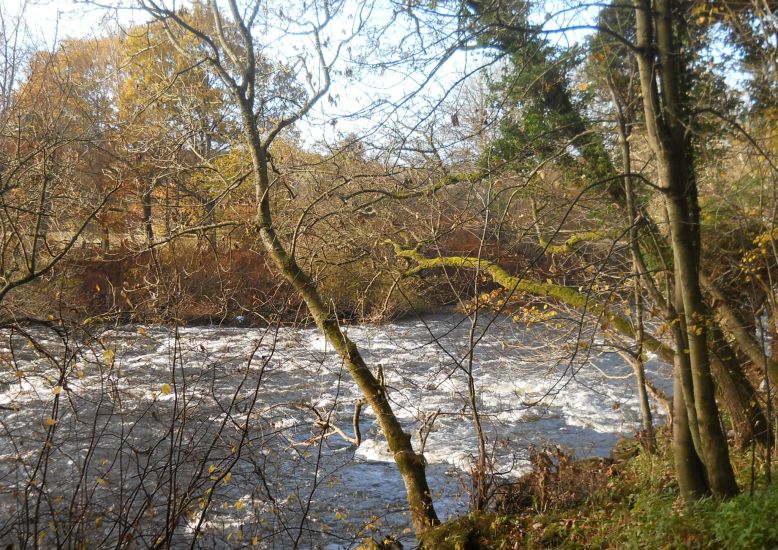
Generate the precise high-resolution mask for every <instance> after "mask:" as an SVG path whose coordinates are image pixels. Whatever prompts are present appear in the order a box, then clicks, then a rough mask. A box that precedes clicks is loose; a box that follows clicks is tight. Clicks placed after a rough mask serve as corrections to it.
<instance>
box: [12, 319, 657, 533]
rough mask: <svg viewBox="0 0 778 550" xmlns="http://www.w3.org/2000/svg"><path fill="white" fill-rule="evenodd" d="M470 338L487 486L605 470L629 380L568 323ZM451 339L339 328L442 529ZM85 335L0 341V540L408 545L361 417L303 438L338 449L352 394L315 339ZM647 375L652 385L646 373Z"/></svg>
mask: <svg viewBox="0 0 778 550" xmlns="http://www.w3.org/2000/svg"><path fill="white" fill-rule="evenodd" d="M479 323H480V324H479V326H478V327H477V330H476V333H475V334H476V336H477V338H476V340H477V343H476V346H475V352H474V355H473V361H472V365H473V374H474V377H475V380H476V386H477V393H478V404H479V408H480V411H481V414H482V415H483V419H484V427H485V431H486V434H487V437H488V447H489V449H490V453H491V454H492V456H493V463H494V468H495V470H496V471H497V472H499V473H500V474H501V475H502V476H503V477H505V478H510V477H512V476H518V475H520V474H522V473H524V472H526V471H527V468H528V461H527V457H528V451H527V450H528V447H529V446H530V445H535V446H543V445H550V444H555V445H560V446H562V447H564V448H566V449H569V450H572V451H574V452H575V455H576V456H577V457H579V458H583V457H586V456H607V455H608V453H609V452H610V449H611V447H612V446H613V444H614V443H615V442H616V441H617V439H618V438H619V437H621V436H624V435H632V434H634V432H635V431H636V430H637V429H638V428H639V410H638V406H637V399H636V392H635V389H634V381H633V378H632V377H630V376H629V374H630V370H629V368H628V367H627V366H626V365H625V363H624V361H623V360H622V359H621V358H620V357H619V356H618V355H617V354H615V353H612V352H609V351H608V349H607V348H605V347H604V346H601V345H600V343H599V342H598V341H597V340H596V339H591V338H588V337H587V336H586V333H585V331H583V332H582V329H581V328H580V327H579V328H576V329H574V332H573V333H570V332H565V331H564V330H553V329H549V328H547V327H540V326H535V327H532V328H527V327H526V325H523V324H516V323H513V322H512V321H511V320H510V319H509V318H505V317H484V316H482V317H481V319H480V321H479ZM487 325H488V327H487ZM470 328H471V324H470V320H468V318H467V317H465V316H462V315H459V314H450V315H448V314H447V315H435V316H430V317H425V318H421V319H411V320H405V321H400V322H395V323H389V324H386V325H382V326H353V327H350V328H349V331H348V332H349V336H350V337H351V338H352V339H353V340H354V341H355V342H356V343H357V344H358V345H359V346H360V348H361V349H362V350H363V352H364V355H365V358H366V360H367V362H368V364H369V365H372V366H375V367H376V368H377V366H378V365H379V364H380V365H381V367H382V370H383V373H384V377H385V383H386V387H387V391H388V395H389V397H390V399H391V401H392V403H393V407H394V410H395V411H396V413H397V415H398V416H399V418H400V420H401V421H402V422H403V424H404V425H405V427H406V429H407V431H408V432H409V433H412V434H413V436H414V445H415V446H416V447H417V448H418V445H419V442H420V437H424V438H425V439H426V444H425V451H424V454H425V457H426V459H427V462H428V470H427V471H428V477H429V482H430V486H431V488H432V491H433V493H434V499H435V506H436V508H437V511H438V514H439V515H440V516H441V517H442V518H447V517H451V516H454V515H457V514H460V513H462V512H464V511H466V510H467V505H468V488H469V484H470V481H469V477H468V472H469V471H470V468H471V464H472V462H473V456H474V454H475V452H476V449H477V445H476V434H475V430H474V428H473V424H472V422H471V412H470V410H469V408H468V406H467V377H466V373H465V371H466V367H467V364H468V363H467V360H466V358H467V351H468V349H469V333H470ZM86 331H87V332H84V333H81V332H79V333H77V334H76V333H64V332H60V333H57V332H56V331H54V330H51V329H35V330H31V331H30V332H29V333H27V334H22V333H20V332H13V333H11V332H6V333H4V335H3V345H2V347H0V360H2V361H3V363H4V365H3V366H2V367H1V368H2V370H1V371H0V406H2V408H3V410H2V413H3V415H2V421H1V422H0V540H17V541H25V540H26V541H27V542H28V544H31V541H32V540H33V539H38V540H39V541H40V542H41V546H42V547H47V546H63V545H68V544H71V545H73V546H75V543H74V541H76V540H86V541H88V542H89V546H90V547H108V546H113V547H116V546H117V545H121V546H123V547H130V548H145V547H148V546H152V545H154V544H156V543H159V542H160V541H164V540H167V544H170V545H172V546H174V547H188V546H190V543H191V542H192V540H193V534H194V533H195V532H197V534H198V536H197V539H196V540H195V547H200V548H219V547H224V548H227V547H247V546H249V547H256V548H293V547H299V548H317V547H321V548H351V547H354V546H355V545H356V544H357V543H358V542H359V541H361V540H362V539H364V538H365V537H369V536H376V537H379V536H383V535H385V534H389V533H394V534H396V535H398V536H400V537H401V538H403V539H404V540H406V541H408V542H412V540H413V538H412V535H411V534H410V529H409V518H408V515H407V511H406V505H405V501H404V488H403V485H402V481H401V478H400V476H399V474H398V473H397V471H396V469H395V467H394V464H393V463H392V461H391V456H390V454H389V453H388V451H387V449H386V444H385V441H384V440H383V438H382V437H381V435H380V433H379V430H378V428H377V426H376V423H375V418H374V416H373V413H372V411H371V410H370V409H369V408H367V407H366V408H365V409H364V410H363V412H362V414H361V418H360V427H361V431H362V435H363V442H362V444H361V445H360V446H359V448H356V447H355V446H354V445H353V444H351V443H349V442H348V441H346V439H344V437H342V436H341V434H338V433H331V432H333V431H334V430H332V429H329V430H323V428H322V423H321V422H317V420H321V419H327V420H328V421H329V422H330V425H331V426H337V428H338V429H340V430H341V431H342V432H343V433H344V434H345V435H346V436H349V437H351V436H353V429H352V416H353V412H354V407H355V404H356V402H357V401H358V400H359V398H360V395H359V393H358V390H357V389H356V387H355V386H354V384H353V383H352V382H351V380H350V379H349V378H348V375H347V373H346V372H345V371H344V369H343V365H342V364H341V361H340V360H339V358H338V357H337V356H336V355H335V354H333V352H332V350H331V349H330V348H329V347H328V346H327V345H326V344H325V342H324V341H323V339H322V338H321V336H319V334H318V333H317V331H316V330H315V329H299V328H286V327H281V328H271V329H258V328H241V327H233V328H216V327H186V328H180V329H177V330H176V329H170V328H166V327H151V326H124V327H121V328H118V329H111V330H99V331H98V329H96V328H93V327H87V329H86ZM579 342H583V343H582V344H580V345H576V344H577V343H579ZM647 368H648V371H649V376H651V377H652V379H654V380H656V381H657V382H658V383H659V385H660V386H662V387H664V388H665V389H669V388H668V387H667V384H666V383H663V381H666V380H669V378H670V377H669V370H668V368H667V367H666V366H664V365H661V364H659V363H658V362H656V361H655V360H653V359H652V360H651V361H649V362H648V365H647ZM433 418H434V421H432V420H433ZM660 418H661V415H660ZM423 426H426V429H422V430H421V431H422V435H421V436H420V435H419V430H420V428H422V427H423ZM325 432H326V433H331V435H329V436H327V437H321V436H322V434H323V433H325ZM31 480H32V481H31ZM203 510H205V511H204V512H203ZM35 518H37V521H35ZM252 544H253V546H252Z"/></svg>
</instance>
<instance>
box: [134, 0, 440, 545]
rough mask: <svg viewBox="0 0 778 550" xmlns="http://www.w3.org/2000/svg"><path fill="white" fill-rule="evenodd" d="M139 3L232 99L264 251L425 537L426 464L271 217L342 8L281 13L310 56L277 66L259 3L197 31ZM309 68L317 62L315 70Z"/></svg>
mask: <svg viewBox="0 0 778 550" xmlns="http://www.w3.org/2000/svg"><path fill="white" fill-rule="evenodd" d="M140 4H141V6H142V7H143V8H144V9H145V10H147V11H148V13H150V14H151V15H152V16H153V17H154V18H155V19H156V20H157V21H158V22H159V23H160V24H161V25H163V27H164V29H165V32H166V35H167V37H168V39H169V40H170V42H171V43H172V44H173V46H174V47H175V48H176V49H177V50H178V51H179V52H180V53H181V54H182V55H185V56H188V57H190V58H192V59H193V61H197V62H204V63H207V64H208V66H209V68H210V69H211V70H212V71H213V72H214V73H215V74H216V75H217V76H218V77H219V79H220V80H221V81H222V84H223V85H224V87H225V88H226V90H227V91H228V93H229V95H230V97H231V98H232V101H233V102H234V105H235V109H236V115H237V121H238V125H239V128H240V132H241V135H242V136H243V140H244V143H245V147H246V150H247V153H248V154H249V155H250V156H251V160H252V165H253V171H254V173H253V180H254V188H255V193H256V215H255V219H254V224H255V227H256V231H257V232H258V234H259V238H260V240H261V242H262V245H263V247H264V250H265V253H266V254H267V255H268V256H269V257H270V258H271V260H272V261H273V263H274V264H275V266H276V268H277V269H278V270H279V271H280V272H281V274H282V275H283V276H284V278H285V279H286V280H287V281H288V282H289V284H291V285H292V286H293V287H294V288H295V290H296V291H297V292H298V293H299V294H300V296H301V297H302V299H303V300H304V302H305V304H306V306H307V307H308V309H309V311H310V313H311V315H312V317H313V319H314V322H315V323H316V326H317V327H318V328H319V330H320V331H321V332H322V333H323V335H324V336H325V337H326V338H327V341H328V342H329V343H330V345H332V347H333V348H334V349H335V350H336V351H337V352H338V353H339V354H340V356H341V357H342V359H343V361H344V363H345V365H346V367H347V368H348V371H349V373H350V374H351V376H352V378H353V379H354V381H355V382H356V383H357V385H358V386H359V388H360V389H361V391H362V393H363V395H364V397H365V399H366V400H367V403H368V404H369V405H370V407H371V408H372V409H373V411H374V412H375V414H376V417H377V419H378V422H379V424H380V426H381V429H382V431H383V433H384V436H385V437H386V440H387V443H388V445H389V448H390V450H391V452H392V453H393V455H394V458H395V462H396V464H397V467H398V469H399V470H400V473H401V474H402V477H403V481H404V483H405V487H406V491H407V496H408V504H409V507H410V515H411V519H412V521H413V525H414V528H415V530H416V532H417V533H418V534H421V533H423V532H424V531H425V530H427V529H428V528H429V527H431V526H433V525H435V524H436V523H437V522H438V519H437V515H436V513H435V509H434V507H433V504H432V497H431V493H430V489H429V487H428V484H427V480H426V476H425V472H424V467H425V464H424V458H423V457H422V456H421V455H419V454H417V453H416V452H415V451H414V449H413V445H412V444H411V438H410V435H409V434H407V433H406V432H405V431H404V429H403V427H402V425H401V424H400V422H399V420H398V419H397V417H396V416H395V414H394V412H393V411H392V407H391V404H390V403H389V400H388V398H387V395H386V391H385V390H384V388H383V387H382V385H381V382H380V381H379V380H378V379H377V378H376V377H375V375H374V374H373V372H371V370H370V369H369V367H368V366H367V364H366V363H365V361H364V359H363V358H362V355H361V353H360V351H359V348H358V347H357V346H356V344H355V343H354V342H352V341H351V340H350V339H349V338H348V336H346V334H345V333H344V332H343V330H342V329H341V327H340V324H339V322H338V319H337V317H336V316H335V315H334V314H333V312H331V311H330V310H329V308H328V307H327V306H326V304H325V302H324V301H323V299H322V297H321V295H320V293H319V291H318V288H317V285H316V283H315V282H314V280H313V279H312V278H311V277H310V275H309V274H308V273H306V272H305V271H304V270H303V269H302V268H301V267H300V265H299V263H298V261H297V259H296V257H295V256H294V255H292V254H290V252H289V248H288V244H286V243H284V242H283V241H282V239H281V237H280V236H279V234H278V232H277V229H276V226H275V223H274V217H273V204H272V191H273V189H272V183H273V182H272V179H271V172H270V160H271V151H272V148H273V145H274V143H275V142H276V140H277V139H278V137H279V136H280V135H281V133H282V132H283V131H284V129H286V128H287V127H289V126H290V125H292V124H294V123H295V122H297V121H298V120H300V119H301V118H302V117H303V116H304V115H306V114H307V113H308V112H309V111H310V110H311V109H312V108H313V106H314V105H315V104H316V103H317V102H318V101H319V100H321V99H322V98H323V97H324V96H325V95H326V93H327V90H328V88H329V86H330V82H331V80H330V79H331V71H332V63H333V61H334V60H335V59H337V57H338V55H339V53H340V48H339V47H335V48H334V53H330V50H329V49H328V45H327V44H325V40H326V39H325V38H324V35H325V33H326V31H327V26H328V24H329V23H330V22H331V21H332V19H333V17H334V16H335V15H336V14H337V12H338V11H339V10H342V9H344V8H343V5H340V4H338V5H330V4H329V3H323V4H321V5H319V4H316V5H314V6H312V7H305V8H303V9H302V11H301V12H299V13H296V12H294V10H295V8H291V10H293V11H290V12H285V13H283V14H282V15H281V21H282V23H283V26H284V27H285V28H286V29H289V28H290V27H293V26H295V22H301V23H302V24H301V25H300V26H301V27H302V28H303V29H304V32H305V33H306V36H307V37H308V38H309V39H310V40H311V42H312V44H313V45H314V56H315V58H314V59H311V60H306V59H304V58H300V60H299V61H298V63H297V65H296V66H290V65H285V64H279V65H275V66H274V65H273V64H272V63H271V62H270V60H269V59H268V58H267V57H266V54H265V52H264V51H263V49H262V48H261V47H260V44H259V43H258V42H257V40H256V38H255V36H254V34H253V33H254V32H255V30H256V29H255V26H256V25H257V24H258V23H259V22H258V21H257V17H258V15H259V14H260V13H261V12H262V11H263V9H264V8H263V5H262V3H261V2H256V3H254V4H253V5H251V6H250V7H249V9H248V11H243V10H241V8H240V7H239V6H238V4H237V2H236V1H235V0H230V1H229V2H228V6H229V7H228V11H225V10H223V9H222V8H220V7H219V6H218V5H217V4H216V2H214V1H212V2H210V3H209V4H208V6H207V8H205V10H206V13H207V14H208V16H209V24H208V26H196V25H194V24H193V23H191V22H189V21H187V19H186V18H185V17H184V16H183V15H182V14H181V13H180V12H176V11H173V10H172V9H169V8H167V7H166V6H165V5H164V4H161V3H156V2H154V1H150V0H149V1H146V0H142V1H141V2H140ZM185 40H186V41H185ZM188 41H192V42H194V44H195V46H196V47H195V48H194V49H192V48H190V47H188V46H187V43H186V42H188ZM328 57H329V58H330V59H328ZM309 63H315V64H316V65H315V68H314V67H311V66H309ZM294 74H297V76H298V77H299V78H301V79H303V80H304V81H307V85H308V86H307V90H305V89H303V88H301V87H297V86H292V87H285V88H283V89H278V91H277V92H276V88H274V84H273V83H274V80H273V79H274V77H275V75H282V76H283V75H294ZM292 82H293V81H292Z"/></svg>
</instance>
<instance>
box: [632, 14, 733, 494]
mask: <svg viewBox="0 0 778 550" xmlns="http://www.w3.org/2000/svg"><path fill="white" fill-rule="evenodd" d="M634 7H635V16H636V25H637V49H638V54H637V57H638V68H639V72H640V81H641V89H642V91H643V109H644V113H645V119H646V128H647V133H648V138H649V144H650V145H651V148H652V149H653V151H654V154H655V157H656V162H657V172H658V174H659V180H660V183H661V186H662V189H663V192H664V196H665V206H666V209H667V215H668V220H669V229H670V238H671V245H672V249H673V263H674V268H675V284H676V286H677V288H678V289H680V292H681V297H682V302H683V308H684V317H685V321H686V322H685V328H686V331H685V336H686V339H687V342H688V357H689V362H690V365H691V374H692V383H693V387H694V408H695V411H696V413H697V423H698V427H699V431H700V443H701V447H702V458H703V462H704V464H705V469H706V473H707V478H708V482H709V484H710V487H711V490H712V492H713V494H714V496H717V497H721V498H724V497H729V496H733V495H735V494H737V492H738V487H737V484H736V482H735V475H734V472H733V470H732V465H731V463H730V461H729V452H728V448H727V441H726V438H725V437H724V434H723V433H722V430H721V423H720V422H719V414H718V407H717V405H716V399H715V389H714V385H713V378H712V376H711V370H710V362H709V358H708V347H707V331H708V326H707V324H708V323H707V320H708V318H709V315H708V314H707V311H706V308H705V305H704V303H703V300H702V293H701V291H700V284H699V244H700V243H699V238H700V233H699V216H698V214H699V211H698V205H697V186H696V182H695V181H694V177H693V174H692V170H693V168H692V159H691V157H690V154H689V144H688V140H687V136H686V125H685V123H684V118H683V88H682V81H681V79H682V78H683V76H684V75H683V74H682V71H683V70H684V67H683V66H682V64H681V63H680V62H679V59H678V53H677V51H676V44H675V41H674V31H673V23H674V13H673V10H674V6H673V4H672V1H671V0H656V2H655V4H654V5H653V6H652V4H651V0H635V3H634ZM654 10H655V11H654ZM657 79H658V80H659V81H660V82H661V92H660V86H659V84H658V82H657ZM660 94H661V96H660ZM660 97H661V99H660ZM683 351H684V352H686V350H683ZM676 412H677V411H676Z"/></svg>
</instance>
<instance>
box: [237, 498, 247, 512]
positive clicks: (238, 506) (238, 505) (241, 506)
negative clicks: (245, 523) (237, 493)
mask: <svg viewBox="0 0 778 550" xmlns="http://www.w3.org/2000/svg"><path fill="white" fill-rule="evenodd" d="M244 506H245V504H244V503H243V501H242V500H239V501H237V502H235V509H236V510H242V509H243V507H244Z"/></svg>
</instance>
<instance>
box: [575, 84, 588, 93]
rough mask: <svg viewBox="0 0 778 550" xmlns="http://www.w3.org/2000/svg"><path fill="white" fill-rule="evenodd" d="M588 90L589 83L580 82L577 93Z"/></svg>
mask: <svg viewBox="0 0 778 550" xmlns="http://www.w3.org/2000/svg"><path fill="white" fill-rule="evenodd" d="M588 89H589V83H588V82H581V83H580V84H579V85H578V91H579V92H585V91H586V90H588Z"/></svg>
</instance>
